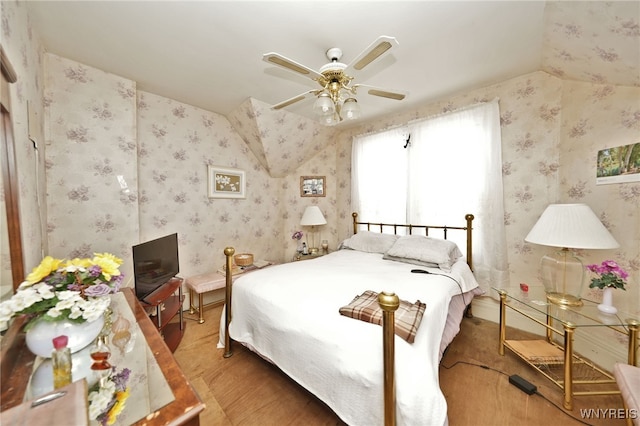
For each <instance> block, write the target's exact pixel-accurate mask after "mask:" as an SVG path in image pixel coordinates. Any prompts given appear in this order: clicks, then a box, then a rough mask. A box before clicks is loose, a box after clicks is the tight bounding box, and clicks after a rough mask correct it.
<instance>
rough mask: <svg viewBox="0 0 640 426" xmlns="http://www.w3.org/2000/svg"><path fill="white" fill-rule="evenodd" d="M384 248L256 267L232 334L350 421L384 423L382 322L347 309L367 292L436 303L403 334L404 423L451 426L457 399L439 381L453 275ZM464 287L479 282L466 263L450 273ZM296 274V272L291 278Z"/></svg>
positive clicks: (400, 408)
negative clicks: (410, 333) (451, 401)
mask: <svg viewBox="0 0 640 426" xmlns="http://www.w3.org/2000/svg"><path fill="white" fill-rule="evenodd" d="M416 268H420V269H428V270H430V271H432V272H434V273H443V272H442V271H440V270H439V269H429V268H421V267H417V266H415V265H409V264H405V263H401V262H394V261H389V260H382V255H381V254H374V253H363V252H359V251H353V250H340V251H337V252H334V253H331V254H329V255H326V256H323V257H319V258H317V259H313V260H306V261H302V262H292V263H288V264H283V265H277V266H272V267H269V268H265V269H263V270H260V271H255V272H252V273H250V274H247V275H245V276H240V277H238V278H237V279H236V281H235V283H234V285H233V299H232V311H231V312H232V321H231V324H230V328H229V334H230V336H231V338H233V339H234V340H236V341H238V342H242V343H243V344H245V345H247V346H248V347H249V348H251V349H252V350H254V351H256V352H258V353H259V354H261V355H262V356H263V357H265V358H267V359H268V360H270V361H271V362H273V363H274V364H276V365H277V366H278V367H280V368H281V369H282V370H283V371H284V372H285V373H286V374H287V375H289V376H290V377H291V378H292V379H294V380H295V381H297V382H298V383H300V384H301V385H302V386H303V387H305V388H306V389H308V390H309V391H310V392H312V393H313V394H314V395H316V396H317V397H318V398H320V399H321V400H322V401H324V402H325V403H326V404H327V405H329V406H330V407H331V408H332V409H333V410H334V412H335V413H336V414H337V415H338V416H339V417H340V418H341V419H343V420H344V421H345V422H347V423H348V424H350V425H367V426H370V425H382V424H383V423H384V421H383V420H384V409H383V372H382V364H383V363H382V354H383V352H382V327H380V326H378V325H374V324H370V323H366V322H363V321H359V320H355V319H353V318H348V317H345V316H342V315H340V314H339V312H338V310H339V308H340V307H341V306H344V305H346V304H348V303H349V302H350V301H351V300H352V299H353V298H354V297H355V296H356V295H359V294H361V293H362V292H364V291H365V290H373V291H377V292H380V291H391V292H395V293H396V294H397V295H398V296H399V297H400V298H401V299H403V300H407V301H409V302H415V301H416V300H420V301H421V302H424V303H426V305H427V306H426V310H425V313H424V316H423V319H422V323H421V325H420V327H419V329H418V333H417V335H416V339H415V342H414V343H413V344H409V343H407V342H406V341H404V340H403V339H401V338H399V337H397V336H396V339H395V354H396V367H395V368H396V400H397V408H396V412H397V422H398V424H399V425H442V424H446V422H447V405H446V401H445V399H444V395H443V394H442V392H441V390H440V386H439V382H438V362H439V347H440V339H441V337H442V333H443V328H444V325H445V321H446V317H447V309H448V306H449V301H450V299H451V297H452V296H454V295H456V294H460V293H461V290H460V288H459V287H458V285H457V284H456V283H455V282H454V281H453V280H451V279H450V278H447V277H443V276H437V275H431V274H429V275H425V274H415V273H411V272H410V271H411V269H416ZM450 275H451V276H452V277H453V278H455V279H456V280H457V281H458V282H460V283H461V285H462V290H463V291H464V292H466V291H469V290H472V289H473V288H475V287H477V282H476V281H475V279H474V277H473V274H472V273H471V271H470V270H469V268H468V266H467V265H466V263H464V262H463V261H459V262H458V263H456V264H455V265H454V267H453V270H452V272H451V274H450ZM283 277H286V278H283Z"/></svg>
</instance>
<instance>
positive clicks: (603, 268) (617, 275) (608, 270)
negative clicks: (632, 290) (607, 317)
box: [586, 260, 629, 314]
mask: <svg viewBox="0 0 640 426" xmlns="http://www.w3.org/2000/svg"><path fill="white" fill-rule="evenodd" d="M586 268H587V269H588V270H589V271H591V272H592V273H594V274H595V275H596V276H595V277H593V278H591V284H589V288H599V289H602V290H603V293H602V303H601V304H599V305H598V309H599V310H600V311H602V312H605V313H607V314H615V313H616V312H618V310H617V309H616V308H615V306H613V303H612V302H613V289H616V288H619V289H622V290H626V289H625V288H624V286H625V285H626V281H625V280H626V279H627V277H628V276H629V274H627V272H626V271H625V270H624V269H622V268H621V267H620V265H618V264H617V263H616V262H615V261H613V260H605V261H604V262H602V263H601V264H599V265H597V264H592V265H587V266H586Z"/></svg>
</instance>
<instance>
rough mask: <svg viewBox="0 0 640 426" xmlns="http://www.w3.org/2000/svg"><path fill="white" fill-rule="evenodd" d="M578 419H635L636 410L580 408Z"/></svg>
mask: <svg viewBox="0 0 640 426" xmlns="http://www.w3.org/2000/svg"><path fill="white" fill-rule="evenodd" d="M580 417H582V418H583V419H637V418H638V410H637V409H635V408H631V409H627V408H581V409H580Z"/></svg>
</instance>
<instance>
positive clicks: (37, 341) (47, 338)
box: [26, 315, 104, 358]
mask: <svg viewBox="0 0 640 426" xmlns="http://www.w3.org/2000/svg"><path fill="white" fill-rule="evenodd" d="M36 321H37V322H36V323H35V324H34V325H33V327H31V328H30V329H29V330H28V331H27V335H26V343H27V347H28V348H29V350H30V351H31V352H32V353H34V354H35V355H39V356H41V357H44V358H50V357H51V351H53V338H54V337H58V336H61V335H63V334H64V335H66V336H68V337H69V343H68V344H67V346H68V347H69V349H70V350H71V353H75V352H78V351H79V350H80V349H83V348H85V347H87V346H88V345H89V344H90V343H91V342H93V341H94V339H95V338H96V337H98V334H100V331H101V330H102V327H103V326H104V316H102V315H101V316H99V317H98V319H96V320H95V321H92V322H82V323H76V322H71V321H69V320H67V319H65V320H61V321H53V322H50V321H42V320H36Z"/></svg>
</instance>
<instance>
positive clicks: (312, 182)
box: [300, 176, 326, 197]
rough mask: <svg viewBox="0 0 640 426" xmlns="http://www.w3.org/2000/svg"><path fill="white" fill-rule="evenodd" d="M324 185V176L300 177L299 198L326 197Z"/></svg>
mask: <svg viewBox="0 0 640 426" xmlns="http://www.w3.org/2000/svg"><path fill="white" fill-rule="evenodd" d="M324 185H325V177H324V176H300V196H301V197H324V196H325V195H326V192H325V187H324Z"/></svg>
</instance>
